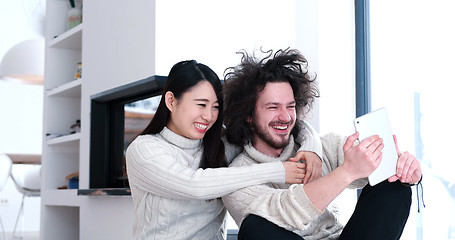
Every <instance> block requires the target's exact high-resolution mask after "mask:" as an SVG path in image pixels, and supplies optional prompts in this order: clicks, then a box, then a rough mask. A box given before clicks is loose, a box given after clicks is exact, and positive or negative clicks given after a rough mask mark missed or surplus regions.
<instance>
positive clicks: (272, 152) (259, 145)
mask: <svg viewBox="0 0 455 240" xmlns="http://www.w3.org/2000/svg"><path fill="white" fill-rule="evenodd" d="M253 147H254V148H255V149H256V150H258V151H259V152H261V153H263V154H265V155H269V156H272V157H279V156H280V155H281V153H282V152H283V149H284V148H279V149H276V148H274V147H272V146H270V145H268V144H266V143H264V142H262V141H260V142H256V143H255V144H253Z"/></svg>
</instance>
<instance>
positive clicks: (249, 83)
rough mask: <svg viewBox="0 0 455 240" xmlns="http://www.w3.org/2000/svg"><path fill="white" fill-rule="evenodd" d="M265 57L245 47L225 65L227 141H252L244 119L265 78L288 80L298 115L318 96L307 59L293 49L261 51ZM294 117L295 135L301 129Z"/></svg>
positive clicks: (244, 142) (252, 110)
mask: <svg viewBox="0 0 455 240" xmlns="http://www.w3.org/2000/svg"><path fill="white" fill-rule="evenodd" d="M261 52H262V53H265V54H266V57H264V58H262V59H258V58H256V57H255V56H254V54H253V55H248V53H247V52H245V51H244V50H243V51H241V52H239V53H240V54H242V59H241V63H240V64H239V65H237V66H235V67H230V68H227V69H226V71H225V76H224V104H225V109H224V124H225V126H226V129H225V134H226V138H227V140H228V141H229V142H231V143H233V144H235V145H237V146H243V145H246V144H248V143H252V140H253V128H252V126H251V124H250V123H249V122H248V121H247V119H248V118H250V117H251V118H252V117H253V114H254V110H255V106H256V101H257V99H258V95H259V93H260V92H261V91H262V90H263V89H264V88H265V85H266V84H267V83H268V82H289V84H290V85H291V87H292V90H293V93H294V97H295V101H296V113H297V116H302V117H303V115H304V112H305V109H307V110H309V109H310V108H311V106H312V103H313V102H314V99H315V98H316V97H319V91H318V89H317V86H316V83H315V80H316V75H313V76H311V75H310V74H309V72H308V62H307V60H306V59H305V57H304V56H303V55H302V54H301V53H300V52H299V51H298V50H296V49H289V48H287V49H284V50H282V49H280V50H278V51H276V53H275V54H273V50H269V51H262V50H261ZM299 122H300V121H296V124H295V127H294V129H293V130H292V132H291V133H292V135H293V136H294V137H295V136H296V135H297V133H298V132H299V130H300V127H301V126H300V124H299Z"/></svg>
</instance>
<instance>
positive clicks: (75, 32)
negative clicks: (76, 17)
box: [49, 23, 83, 50]
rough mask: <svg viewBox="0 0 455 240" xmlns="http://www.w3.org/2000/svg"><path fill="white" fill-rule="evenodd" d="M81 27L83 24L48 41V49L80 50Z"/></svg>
mask: <svg viewBox="0 0 455 240" xmlns="http://www.w3.org/2000/svg"><path fill="white" fill-rule="evenodd" d="M82 27H83V23H81V24H79V25H77V26H76V27H74V28H71V29H70V30H68V31H66V32H64V33H62V34H60V35H59V36H57V37H56V38H54V39H52V40H50V41H49V47H52V48H69V49H79V50H80V49H82Z"/></svg>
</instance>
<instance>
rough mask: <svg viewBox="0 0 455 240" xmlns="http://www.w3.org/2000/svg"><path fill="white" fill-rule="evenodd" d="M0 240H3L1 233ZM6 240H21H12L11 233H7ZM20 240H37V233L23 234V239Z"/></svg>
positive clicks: (13, 239)
mask: <svg viewBox="0 0 455 240" xmlns="http://www.w3.org/2000/svg"><path fill="white" fill-rule="evenodd" d="M0 230H1V229H0ZM0 239H1V240H3V233H1V231H0ZM6 239H7V240H16V239H21V238H13V233H12V232H7V233H6ZM22 240H39V232H24V237H23V238H22Z"/></svg>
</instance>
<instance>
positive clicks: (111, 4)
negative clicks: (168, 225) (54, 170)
mask: <svg viewBox="0 0 455 240" xmlns="http://www.w3.org/2000/svg"><path fill="white" fill-rule="evenodd" d="M154 16H155V1H150V0H136V1H134V2H129V1H123V0H105V1H85V2H84V16H83V19H84V20H83V21H84V29H83V39H82V47H83V56H82V63H83V84H82V96H81V98H82V104H81V122H82V123H83V124H82V126H81V127H82V131H81V132H82V136H81V147H80V150H81V152H80V169H79V172H80V177H79V181H80V183H79V188H81V189H84V188H88V187H89V158H90V157H89V156H90V155H89V149H90V96H91V95H93V94H96V93H99V92H102V91H105V90H108V89H111V88H114V87H117V86H120V85H124V84H127V83H130V82H134V81H137V80H140V79H143V78H146V77H148V76H150V75H154V74H155V62H154V61H155V21H154ZM133 214H134V208H133V204H132V199H131V197H129V196H127V197H80V219H79V220H80V239H131V238H132V223H133Z"/></svg>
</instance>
